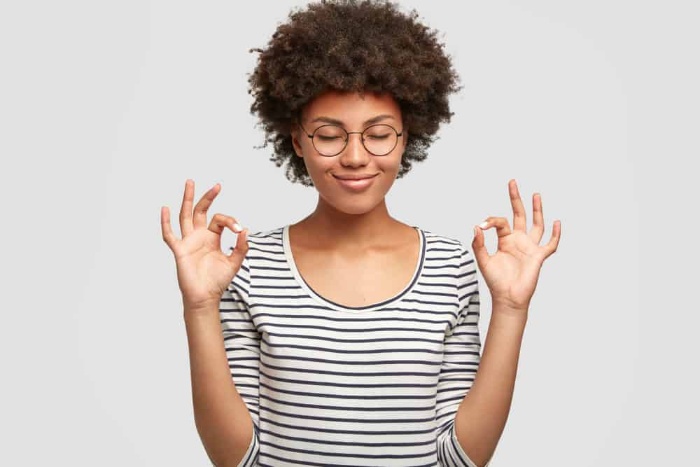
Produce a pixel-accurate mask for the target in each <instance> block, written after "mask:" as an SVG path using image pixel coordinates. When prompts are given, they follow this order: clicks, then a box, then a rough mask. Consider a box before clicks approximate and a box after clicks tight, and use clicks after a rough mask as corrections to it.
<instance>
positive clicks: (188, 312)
mask: <svg viewBox="0 0 700 467" xmlns="http://www.w3.org/2000/svg"><path fill="white" fill-rule="evenodd" d="M183 316H184V317H185V319H188V318H191V317H202V316H204V317H211V316H216V317H217V318H218V316H219V302H218V301H217V302H213V301H212V302H204V303H187V302H184V301H183Z"/></svg>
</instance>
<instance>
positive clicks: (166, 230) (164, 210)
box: [160, 206, 177, 250]
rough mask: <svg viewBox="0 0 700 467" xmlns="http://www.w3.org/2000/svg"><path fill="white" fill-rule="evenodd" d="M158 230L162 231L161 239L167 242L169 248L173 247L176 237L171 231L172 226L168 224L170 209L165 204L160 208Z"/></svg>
mask: <svg viewBox="0 0 700 467" xmlns="http://www.w3.org/2000/svg"><path fill="white" fill-rule="evenodd" d="M160 230H161V232H162V233H163V241H165V243H167V244H168V246H169V247H170V249H171V250H173V249H174V248H175V243H176V242H177V238H176V237H175V234H174V233H173V227H172V225H170V209H168V207H167V206H163V207H161V208H160Z"/></svg>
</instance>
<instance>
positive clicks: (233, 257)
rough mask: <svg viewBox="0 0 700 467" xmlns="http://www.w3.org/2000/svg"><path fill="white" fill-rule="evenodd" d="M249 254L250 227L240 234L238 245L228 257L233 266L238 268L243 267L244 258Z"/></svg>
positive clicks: (237, 240)
mask: <svg viewBox="0 0 700 467" xmlns="http://www.w3.org/2000/svg"><path fill="white" fill-rule="evenodd" d="M247 254H248V229H246V230H243V231H242V232H241V233H240V234H238V238H237V239H236V247H235V248H234V249H233V251H232V252H231V254H230V255H228V259H229V261H230V262H231V264H233V266H234V267H235V268H236V270H238V269H239V268H240V267H241V264H243V259H244V258H245V255H247Z"/></svg>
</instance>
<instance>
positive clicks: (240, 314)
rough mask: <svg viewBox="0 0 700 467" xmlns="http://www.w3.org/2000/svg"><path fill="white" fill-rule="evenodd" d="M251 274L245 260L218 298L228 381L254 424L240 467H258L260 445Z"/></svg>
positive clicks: (257, 352) (257, 347) (257, 356)
mask: <svg viewBox="0 0 700 467" xmlns="http://www.w3.org/2000/svg"><path fill="white" fill-rule="evenodd" d="M249 290H250V270H249V267H248V264H247V261H246V260H244V262H243V264H242V266H241V269H240V270H239V272H238V274H237V275H236V276H235V277H234V279H233V281H231V283H230V284H229V286H228V288H227V289H226V291H224V294H223V295H222V297H221V302H220V305H219V315H220V318H221V329H222V332H223V336H224V346H225V348H226V356H227V358H228V363H229V368H230V370H231V377H232V378H233V382H234V384H235V385H236V389H237V390H238V393H239V394H240V395H241V398H242V399H243V401H244V402H245V404H246V406H247V407H248V411H249V412H250V416H251V418H252V420H253V428H254V429H253V438H252V440H251V442H250V446H249V447H248V451H247V452H246V454H245V456H243V459H242V460H241V462H240V463H239V464H238V465H239V467H252V466H254V465H257V460H258V454H259V451H260V443H259V431H258V423H259V410H258V407H259V393H258V380H259V369H258V362H259V360H260V335H259V334H258V332H257V330H256V328H255V325H254V323H253V320H252V318H251V316H250V312H249V309H248V295H249Z"/></svg>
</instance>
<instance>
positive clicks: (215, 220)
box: [208, 214, 243, 235]
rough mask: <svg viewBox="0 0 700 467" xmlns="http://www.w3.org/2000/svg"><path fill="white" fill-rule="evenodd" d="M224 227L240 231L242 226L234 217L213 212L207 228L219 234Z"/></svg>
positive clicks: (236, 231)
mask: <svg viewBox="0 0 700 467" xmlns="http://www.w3.org/2000/svg"><path fill="white" fill-rule="evenodd" d="M226 227H228V228H229V229H231V230H233V231H234V232H235V233H241V232H242V231H243V228H242V227H241V226H240V224H239V223H238V221H237V220H236V219H235V218H233V217H231V216H225V215H223V214H214V217H212V218H211V222H210V223H209V227H208V229H209V230H211V231H212V232H214V233H215V234H217V235H221V234H222V233H223V231H224V229H225V228H226Z"/></svg>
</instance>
